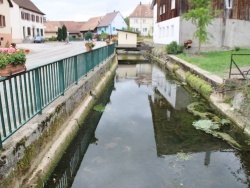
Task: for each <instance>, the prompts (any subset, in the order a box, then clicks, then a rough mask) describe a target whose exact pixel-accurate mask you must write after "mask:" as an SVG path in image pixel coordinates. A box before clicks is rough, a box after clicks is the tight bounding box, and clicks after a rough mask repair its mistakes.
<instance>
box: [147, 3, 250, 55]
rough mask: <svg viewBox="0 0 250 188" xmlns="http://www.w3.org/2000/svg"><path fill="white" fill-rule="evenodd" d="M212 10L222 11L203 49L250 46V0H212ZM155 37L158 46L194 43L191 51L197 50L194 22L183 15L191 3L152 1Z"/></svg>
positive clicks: (214, 22) (208, 29) (211, 28)
mask: <svg viewBox="0 0 250 188" xmlns="http://www.w3.org/2000/svg"><path fill="white" fill-rule="evenodd" d="M211 3H212V9H213V10H221V14H220V15H219V16H218V17H216V18H215V19H214V20H213V22H212V25H209V26H208V27H207V31H208V32H209V33H210V34H211V35H212V36H213V37H211V38H210V40H209V43H208V44H203V45H202V50H203V51H206V50H211V49H213V50H214V49H221V48H234V47H235V46H239V47H242V48H249V47H250V43H249V41H250V35H249V29H250V22H249V20H250V12H249V9H250V1H249V0H234V1H232V0H231V1H230V0H219V1H218V0H211ZM151 8H152V9H153V10H154V34H153V40H154V43H156V44H161V45H166V44H169V43H170V42H172V41H176V42H177V43H178V44H180V45H183V44H184V42H185V41H187V40H192V41H193V43H192V47H191V49H190V50H193V51H196V50H197V48H198V40H197V39H195V38H194V37H193V33H194V31H195V30H196V27H195V26H194V25H193V24H192V23H191V21H186V20H184V19H182V14H183V13H186V12H188V10H189V9H190V8H191V7H190V4H189V2H188V0H171V1H169V0H153V1H152V4H151Z"/></svg>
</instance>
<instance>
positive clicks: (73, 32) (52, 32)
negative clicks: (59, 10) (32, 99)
mask: <svg viewBox="0 0 250 188" xmlns="http://www.w3.org/2000/svg"><path fill="white" fill-rule="evenodd" d="M84 23H85V22H74V21H46V22H45V23H44V32H45V38H51V37H57V34H58V28H62V26H63V25H65V27H66V28H67V32H68V34H69V36H70V37H72V38H77V37H80V38H81V37H82V34H81V33H80V28H81V27H82V26H83V24H84Z"/></svg>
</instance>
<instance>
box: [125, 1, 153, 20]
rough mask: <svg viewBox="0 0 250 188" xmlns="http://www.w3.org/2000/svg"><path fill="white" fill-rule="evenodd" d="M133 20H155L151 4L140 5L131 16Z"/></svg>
mask: <svg viewBox="0 0 250 188" xmlns="http://www.w3.org/2000/svg"><path fill="white" fill-rule="evenodd" d="M129 17H131V18H153V10H152V9H151V5H150V4H139V5H137V7H136V8H135V10H134V11H133V12H132V14H130V16H129Z"/></svg>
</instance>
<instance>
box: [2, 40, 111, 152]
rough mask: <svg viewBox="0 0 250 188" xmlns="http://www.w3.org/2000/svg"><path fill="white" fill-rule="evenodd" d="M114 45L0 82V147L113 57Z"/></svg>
mask: <svg viewBox="0 0 250 188" xmlns="http://www.w3.org/2000/svg"><path fill="white" fill-rule="evenodd" d="M114 49H115V48H114V44H111V45H108V46H105V47H102V48H98V49H95V50H92V51H89V52H85V53H82V54H78V55H75V56H72V57H68V58H65V59H61V60H58V61H55V62H52V63H50V64H46V65H43V66H40V67H36V68H33V69H31V70H27V71H26V72H24V73H20V74H17V75H14V76H12V77H5V78H1V80H0V110H1V111H0V123H1V127H0V147H1V148H2V142H3V141H5V140H6V139H7V138H9V137H10V136H11V135H12V134H13V133H15V132H16V131H17V130H18V129H19V128H21V127H22V126H23V125H24V124H25V123H26V122H27V121H29V120H30V119H31V118H33V117H34V116H35V115H37V114H41V113H42V110H43V109H44V108H45V107H46V106H48V105H49V104H50V103H52V102H53V101H54V100H55V99H57V98H58V97H59V96H61V95H64V92H65V91H66V90H67V89H69V88H70V87H71V86H73V85H74V84H77V83H78V81H79V80H80V79H81V78H83V77H84V76H86V75H87V74H88V72H89V71H91V70H92V69H94V68H95V67H96V66H98V65H99V64H100V63H102V62H103V61H105V60H106V59H107V58H108V57H110V56H111V55H112V54H113V53H114Z"/></svg>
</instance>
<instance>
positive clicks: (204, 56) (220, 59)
mask: <svg viewBox="0 0 250 188" xmlns="http://www.w3.org/2000/svg"><path fill="white" fill-rule="evenodd" d="M232 54H248V55H236V56H233V59H234V61H235V62H236V64H237V65H238V66H239V67H246V66H249V67H250V49H240V50H239V51H234V50H232V51H214V52H207V53H201V55H200V56H198V55H194V54H179V55H177V57H179V58H181V59H183V60H185V61H187V62H189V63H192V64H194V65H197V66H198V67H200V68H202V69H204V70H207V71H209V72H212V73H215V74H218V75H219V76H221V77H225V75H228V73H229V69H230V62H231V55H232ZM232 68H235V66H233V67H232Z"/></svg>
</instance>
